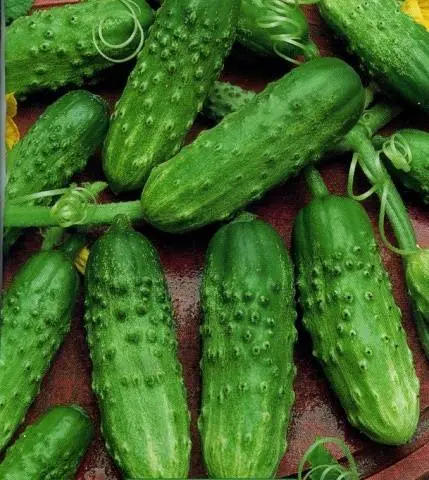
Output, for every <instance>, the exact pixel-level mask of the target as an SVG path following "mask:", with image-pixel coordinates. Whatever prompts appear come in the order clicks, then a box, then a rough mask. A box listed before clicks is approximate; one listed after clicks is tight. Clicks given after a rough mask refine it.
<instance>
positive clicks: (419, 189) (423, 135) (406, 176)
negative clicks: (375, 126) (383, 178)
mask: <svg viewBox="0 0 429 480" xmlns="http://www.w3.org/2000/svg"><path fill="white" fill-rule="evenodd" d="M374 143H376V144H382V145H384V148H383V151H384V153H385V155H384V156H385V157H387V159H388V160H389V161H388V162H387V163H386V166H387V167H388V170H389V172H390V173H391V174H392V176H393V177H394V178H395V179H396V180H397V182H398V183H400V184H402V185H403V186H404V187H405V188H407V189H409V190H412V191H414V192H416V193H418V194H419V195H420V196H421V198H422V200H423V201H424V202H425V203H429V133H428V132H424V131H422V130H415V129H411V128H405V129H402V130H397V131H396V132H395V133H394V134H393V135H392V136H391V137H390V138H389V139H386V138H383V137H377V138H375V139H374ZM380 146H381V145H380ZM398 157H399V160H400V161H401V160H402V161H405V165H404V166H405V169H404V167H401V165H403V162H401V163H400V164H397V163H396V161H397V159H398Z"/></svg>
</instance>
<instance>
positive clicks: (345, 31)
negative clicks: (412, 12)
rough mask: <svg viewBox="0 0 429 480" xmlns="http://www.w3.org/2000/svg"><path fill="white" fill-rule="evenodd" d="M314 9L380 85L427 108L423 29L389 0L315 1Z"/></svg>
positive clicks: (428, 66)
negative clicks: (317, 5)
mask: <svg viewBox="0 0 429 480" xmlns="http://www.w3.org/2000/svg"><path fill="white" fill-rule="evenodd" d="M319 7H320V12H321V14H322V16H323V17H324V19H325V20H326V21H327V22H328V23H329V24H330V25H331V26H332V28H333V29H334V30H335V31H336V32H337V33H338V34H339V35H340V36H341V37H342V38H344V39H345V40H346V42H347V44H348V47H349V49H350V50H351V51H352V52H353V53H355V54H356V55H358V56H359V57H360V58H361V60H362V62H363V64H364V66H365V67H366V69H367V70H368V73H369V74H370V75H371V76H373V77H374V79H375V80H376V81H377V82H378V83H379V84H380V86H381V87H382V88H383V89H389V90H390V91H391V93H393V94H395V95H397V96H399V97H400V98H402V99H404V100H406V101H407V102H410V103H411V104H413V105H415V106H418V107H419V108H422V109H423V110H424V111H426V112H429V32H428V31H427V30H426V29H425V28H424V27H423V26H422V25H419V24H417V23H416V22H415V21H414V20H413V19H412V18H411V17H409V16H408V15H406V14H405V13H404V12H402V11H401V5H400V3H399V2H396V1H394V0H371V1H370V2H363V1H362V0H321V1H320V2H319Z"/></svg>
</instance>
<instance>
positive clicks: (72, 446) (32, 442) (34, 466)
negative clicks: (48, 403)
mask: <svg viewBox="0 0 429 480" xmlns="http://www.w3.org/2000/svg"><path fill="white" fill-rule="evenodd" d="M92 436H93V427H92V423H91V421H90V420H89V418H88V416H87V415H86V414H85V413H84V412H83V411H82V410H81V409H80V408H79V407H76V406H67V407H63V406H58V407H54V408H52V409H50V410H49V411H48V412H47V413H45V414H44V415H43V416H42V417H40V418H39V419H38V420H37V422H35V423H34V424H32V425H30V426H29V427H27V428H26V429H25V431H24V433H23V434H22V435H21V436H20V437H19V438H18V440H17V441H16V442H15V443H14V444H13V445H12V447H10V448H9V450H8V451H7V453H6V456H5V458H4V460H3V462H2V463H1V464H0V478H1V479H2V480H72V479H74V478H75V477H74V476H75V473H76V471H77V469H78V467H79V462H80V460H81V458H82V457H83V455H84V453H85V452H86V449H87V448H88V446H89V444H90V442H91V440H92Z"/></svg>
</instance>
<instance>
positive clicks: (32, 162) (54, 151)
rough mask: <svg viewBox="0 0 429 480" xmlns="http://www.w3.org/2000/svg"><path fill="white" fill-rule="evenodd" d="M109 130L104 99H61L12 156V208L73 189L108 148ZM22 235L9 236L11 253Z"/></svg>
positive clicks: (74, 95) (77, 94) (76, 94)
mask: <svg viewBox="0 0 429 480" xmlns="http://www.w3.org/2000/svg"><path fill="white" fill-rule="evenodd" d="M108 125H109V117H108V110H107V104H106V102H105V101H104V100H102V99H101V98H100V97H98V96H96V95H93V94H92V93H89V92H87V91H85V90H75V91H73V92H69V93H66V94H65V95H63V96H62V97H61V98H59V99H58V100H57V101H56V102H54V103H53V104H52V105H50V106H49V107H48V108H47V109H46V110H45V112H44V113H43V114H42V115H41V116H40V118H39V119H38V120H36V122H35V123H34V124H33V125H32V127H31V128H30V130H29V131H28V132H27V134H26V135H25V136H24V137H23V138H22V139H21V140H20V141H19V142H18V143H17V144H16V145H15V146H14V148H13V149H12V150H11V151H10V152H9V153H8V155H7V176H8V181H7V184H6V202H11V201H16V200H17V199H18V198H20V197H24V196H26V195H30V194H33V193H36V192H40V191H43V190H51V189H56V188H61V187H65V186H67V185H68V184H69V183H70V181H71V179H72V177H73V175H74V174H76V173H78V172H80V171H81V170H83V169H84V168H85V166H86V163H87V161H88V159H89V157H90V156H91V155H92V154H93V153H94V152H95V150H96V149H97V148H98V147H99V146H100V144H101V143H102V142H103V140H104V137H105V135H106V132H107V128H108ZM41 201H42V202H44V200H43V199H42V200H41ZM30 203H32V202H30ZM19 234H20V230H17V229H7V230H6V232H5V237H4V250H5V251H7V250H8V249H9V248H10V246H11V245H12V244H13V243H14V242H15V240H16V239H17V237H18V236H19Z"/></svg>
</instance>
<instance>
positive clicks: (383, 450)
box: [5, 0, 429, 480]
mask: <svg viewBox="0 0 429 480" xmlns="http://www.w3.org/2000/svg"><path fill="white" fill-rule="evenodd" d="M61 2H62V0H60V1H59V2H58V1H57V0H54V1H52V0H42V1H39V2H37V3H38V4H39V5H42V4H43V5H46V4H55V3H61ZM307 12H308V14H309V18H310V21H311V24H312V29H313V35H314V38H315V39H316V41H317V43H318V44H319V46H320V47H321V49H322V52H323V53H324V54H327V53H329V52H335V53H337V54H341V55H343V51H342V49H341V47H337V46H336V45H334V43H333V40H332V37H331V35H330V34H329V33H328V31H327V30H326V28H325V26H324V25H323V24H322V22H321V21H320V19H319V17H318V15H317V12H316V9H314V8H308V11H307ZM287 68H288V66H287V65H285V64H284V63H282V62H281V61H266V60H261V59H258V58H255V57H253V56H252V55H249V54H248V53H247V52H244V50H242V49H239V48H236V49H234V51H233V53H232V57H231V59H229V61H228V62H227V65H226V68H225V74H224V77H225V78H227V79H228V80H230V81H231V82H233V83H237V84H240V85H241V86H243V87H245V88H251V89H254V90H261V89H262V88H263V87H264V85H265V84H266V83H267V81H269V80H271V79H273V78H276V77H279V76H280V75H282V74H283V73H284V72H285V71H286V69H287ZM125 79H126V69H125V70H124V69H121V70H120V71H114V72H111V73H108V74H106V82H105V83H104V84H101V85H99V86H97V87H96V88H91V90H92V91H94V92H96V93H99V94H100V95H102V96H104V97H105V98H107V99H109V101H111V102H112V103H113V101H114V100H116V99H117V98H118V95H119V94H120V92H121V90H122V88H123V85H124V81H125ZM54 98H55V97H51V98H48V97H46V96H40V97H39V99H38V98H32V99H31V100H30V101H28V102H27V103H25V104H20V105H19V115H18V117H17V123H18V125H19V128H20V130H21V133H22V134H24V133H25V131H26V130H27V129H28V127H29V126H30V125H31V124H32V123H33V122H34V120H35V119H36V118H37V117H38V116H39V115H40V114H41V113H42V112H43V110H44V109H45V108H46V106H47V105H49V103H50V102H52V101H53V99H54ZM197 123H198V125H197V126H196V127H195V128H194V131H193V132H192V134H191V136H190V138H192V136H193V135H195V134H196V133H197V132H198V131H199V129H200V128H201V127H205V126H207V124H205V123H204V122H203V121H198V122H197ZM398 124H399V125H401V126H403V125H405V124H406V125H412V126H420V127H423V128H426V129H429V122H428V121H427V120H425V121H424V120H423V118H422V117H420V118H417V117H416V115H415V114H413V115H408V116H407V115H404V116H403V117H402V118H401V119H400V120H399V122H398ZM349 160H350V159H349V158H348V157H344V158H332V159H326V160H325V162H324V164H323V166H321V172H322V174H323V175H324V177H325V179H326V181H327V184H328V186H329V187H330V189H331V190H332V191H333V192H335V193H338V194H344V193H345V184H346V174H347V169H348V165H349ZM89 170H90V171H89V172H88V174H86V175H85V176H84V177H82V178H85V179H86V178H91V179H100V178H102V171H101V168H100V161H99V158H96V159H94V160H93V161H91V163H90V168H89ZM360 187H361V188H362V189H363V188H365V187H366V185H365V184H364V182H362V183H361V184H360ZM109 198H113V197H112V196H110V195H109V194H107V195H106V200H107V199H109ZM404 198H405V200H406V203H407V205H408V207H409V211H410V214H411V217H412V219H413V222H414V224H415V227H416V230H417V234H418V241H419V243H420V245H422V246H429V215H428V210H427V207H425V206H424V205H422V204H421V203H420V202H419V200H418V198H416V197H414V196H411V195H410V196H405V197H404ZM307 200H308V195H307V192H306V189H305V185H304V182H303V181H302V179H301V178H297V179H293V180H292V181H289V182H288V183H287V184H286V185H285V186H283V187H280V188H277V189H275V190H274V191H272V192H271V193H269V194H268V195H266V196H265V198H264V199H263V200H262V201H261V202H259V203H258V204H255V205H253V206H252V207H251V210H252V211H253V212H256V213H257V214H259V215H260V216H261V217H262V218H264V219H265V220H267V221H268V222H270V223H271V224H272V225H273V226H274V227H275V228H276V229H277V230H278V231H279V232H280V234H281V235H282V237H283V238H284V240H285V242H286V244H287V245H288V246H289V245H290V237H291V229H292V225H293V221H294V218H295V216H296V214H297V212H298V210H299V209H300V208H301V207H302V206H304V205H305V204H306V202H307ZM365 206H366V207H367V209H368V212H369V214H370V216H371V219H372V220H373V223H374V227H376V218H377V213H378V203H377V201H376V200H374V199H372V200H369V201H367V202H365ZM140 230H141V231H142V232H143V233H144V234H145V235H147V236H148V237H149V239H150V240H151V241H153V243H154V244H155V245H156V247H157V249H158V251H159V252H160V255H161V260H162V263H163V265H164V267H165V271H166V275H167V279H168V283H169V287H170V292H171V296H172V298H173V303H174V308H175V312H176V319H177V325H178V337H179V343H180V357H181V360H182V362H183V365H184V371H185V376H186V384H187V387H188V396H189V404H190V407H191V410H192V433H193V438H192V440H193V451H192V466H191V472H190V475H191V476H192V477H205V476H206V473H205V470H204V465H203V462H202V458H201V451H200V443H199V438H198V433H197V430H196V419H197V415H198V409H199V399H200V376H199V358H200V343H199V333H198V327H199V323H200V313H199V301H198V288H199V284H200V278H201V272H202V268H203V259H204V253H205V249H206V246H207V242H208V240H209V238H210V237H211V235H212V234H213V232H214V231H215V227H209V228H206V229H205V230H203V231H200V232H197V233H193V234H189V235H185V236H181V237H178V236H171V235H167V234H163V233H160V232H156V231H155V230H154V229H152V228H151V227H149V226H147V225H142V226H141V227H140ZM39 245H40V235H39V234H38V232H37V231H29V232H28V233H27V234H26V235H25V236H24V237H23V238H22V239H21V240H20V241H19V242H18V243H17V244H16V246H15V247H14V249H13V250H12V252H11V255H10V257H9V259H8V262H7V268H6V277H5V279H6V284H8V283H9V282H10V281H11V279H12V278H13V275H14V272H15V271H16V269H17V268H18V267H19V266H20V265H21V264H22V263H23V262H24V261H25V260H26V259H27V258H28V256H29V255H30V254H31V253H32V252H34V251H36V250H37V248H38V246H39ZM381 249H382V253H383V259H384V261H385V265H386V267H387V268H388V270H389V272H390V274H391V277H392V281H393V284H394V292H395V296H396V299H397V301H398V303H399V305H400V306H401V308H402V311H403V321H404V325H405V327H406V330H407V333H408V339H409V343H410V345H411V347H412V350H413V353H414V358H415V362H416V367H417V372H418V376H419V378H420V381H421V411H422V419H421V424H420V427H419V431H418V433H417V435H416V438H415V440H414V441H413V442H411V443H410V444H409V445H407V446H405V447H399V448H392V447H384V446H381V445H377V444H375V443H373V442H371V441H370V440H367V439H366V438H365V437H364V436H362V435H360V434H359V432H358V431H356V430H355V429H354V428H352V427H351V426H350V425H349V424H348V423H347V421H346V419H345V415H344V413H343V411H342V410H341V407H340V405H339V403H338V401H337V399H336V397H335V396H334V395H333V394H332V392H331V391H330V389H329V385H328V383H327V381H326V379H325V378H324V376H323V374H322V371H321V370H320V368H319V367H318V365H317V363H316V362H315V361H314V360H313V358H312V356H311V345H310V339H309V337H308V336H307V335H306V334H305V333H304V332H303V331H302V328H301V327H300V326H299V344H298V347H297V349H296V364H297V366H298V376H297V379H296V382H295V391H296V403H295V407H294V411H293V418H292V421H291V426H290V432H289V448H288V451H287V454H286V456H285V457H284V459H283V461H282V462H281V466H280V469H279V474H280V475H288V474H292V473H295V472H296V469H297V464H298V462H299V459H300V457H301V456H302V454H303V453H304V451H305V450H306V449H307V448H308V446H309V445H310V444H311V443H312V441H313V440H314V438H315V436H316V435H318V436H337V437H340V438H344V439H345V440H346V442H347V443H348V444H349V446H350V448H351V449H352V451H353V452H354V453H355V455H356V458H357V461H358V463H359V466H360V469H361V472H362V474H363V475H364V476H365V477H369V478H372V479H373V480H383V479H386V480H396V479H398V480H399V479H401V480H402V479H403V480H423V479H424V478H429V363H428V361H427V360H426V358H425V356H424V354H423V352H422V350H421V347H420V346H419V343H418V340H417V337H416V331H415V328H414V325H413V322H412V318H411V310H410V305H409V302H408V300H407V295H406V290H405V285H404V282H403V272H402V267H401V260H400V259H399V258H398V257H397V256H396V255H393V254H392V253H390V252H389V251H388V250H386V249H385V248H384V247H383V246H381ZM90 371H91V365H90V361H89V359H88V351H87V347H86V344H85V336H84V330H83V326H82V306H81V303H79V306H78V308H77V311H76V315H75V318H74V321H73V326H72V330H71V332H70V334H69V335H68V336H67V338H66V340H65V342H64V345H63V346H62V348H61V349H60V351H59V353H58V355H57V357H56V359H55V361H54V363H53V365H52V368H51V369H50V371H49V372H48V374H47V375H46V377H45V379H44V382H43V385H42V389H41V393H40V395H39V396H38V397H37V399H36V401H35V402H34V405H33V406H32V407H31V409H30V411H29V413H28V415H27V419H26V423H31V422H32V421H33V420H34V419H35V418H36V417H37V416H39V415H40V414H41V413H43V412H44V411H45V410H46V409H47V408H48V406H50V405H53V404H57V403H78V404H80V405H81V406H82V407H84V408H85V409H86V410H87V411H88V412H89V413H90V414H91V416H92V417H93V419H94V423H95V424H96V425H97V426H98V412H97V406H96V402H95V398H94V396H93V394H92V392H91V387H90ZM97 428H98V427H97ZM392 465H393V466H392ZM389 467H390V468H389ZM377 472H378V473H377ZM375 473H377V475H375V476H373V477H370V475H373V474H375ZM119 478H120V476H119V475H118V472H117V471H116V470H115V469H114V467H113V466H112V462H111V461H110V459H109V457H108V455H107V453H106V452H105V449H104V446H103V442H102V439H101V438H100V434H99V431H98V430H97V437H96V439H95V441H94V443H93V445H92V446H91V448H90V450H89V452H88V454H87V456H86V458H85V460H84V462H83V463H82V466H81V468H80V471H79V474H78V476H77V479H78V480H101V479H105V480H116V479H119Z"/></svg>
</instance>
